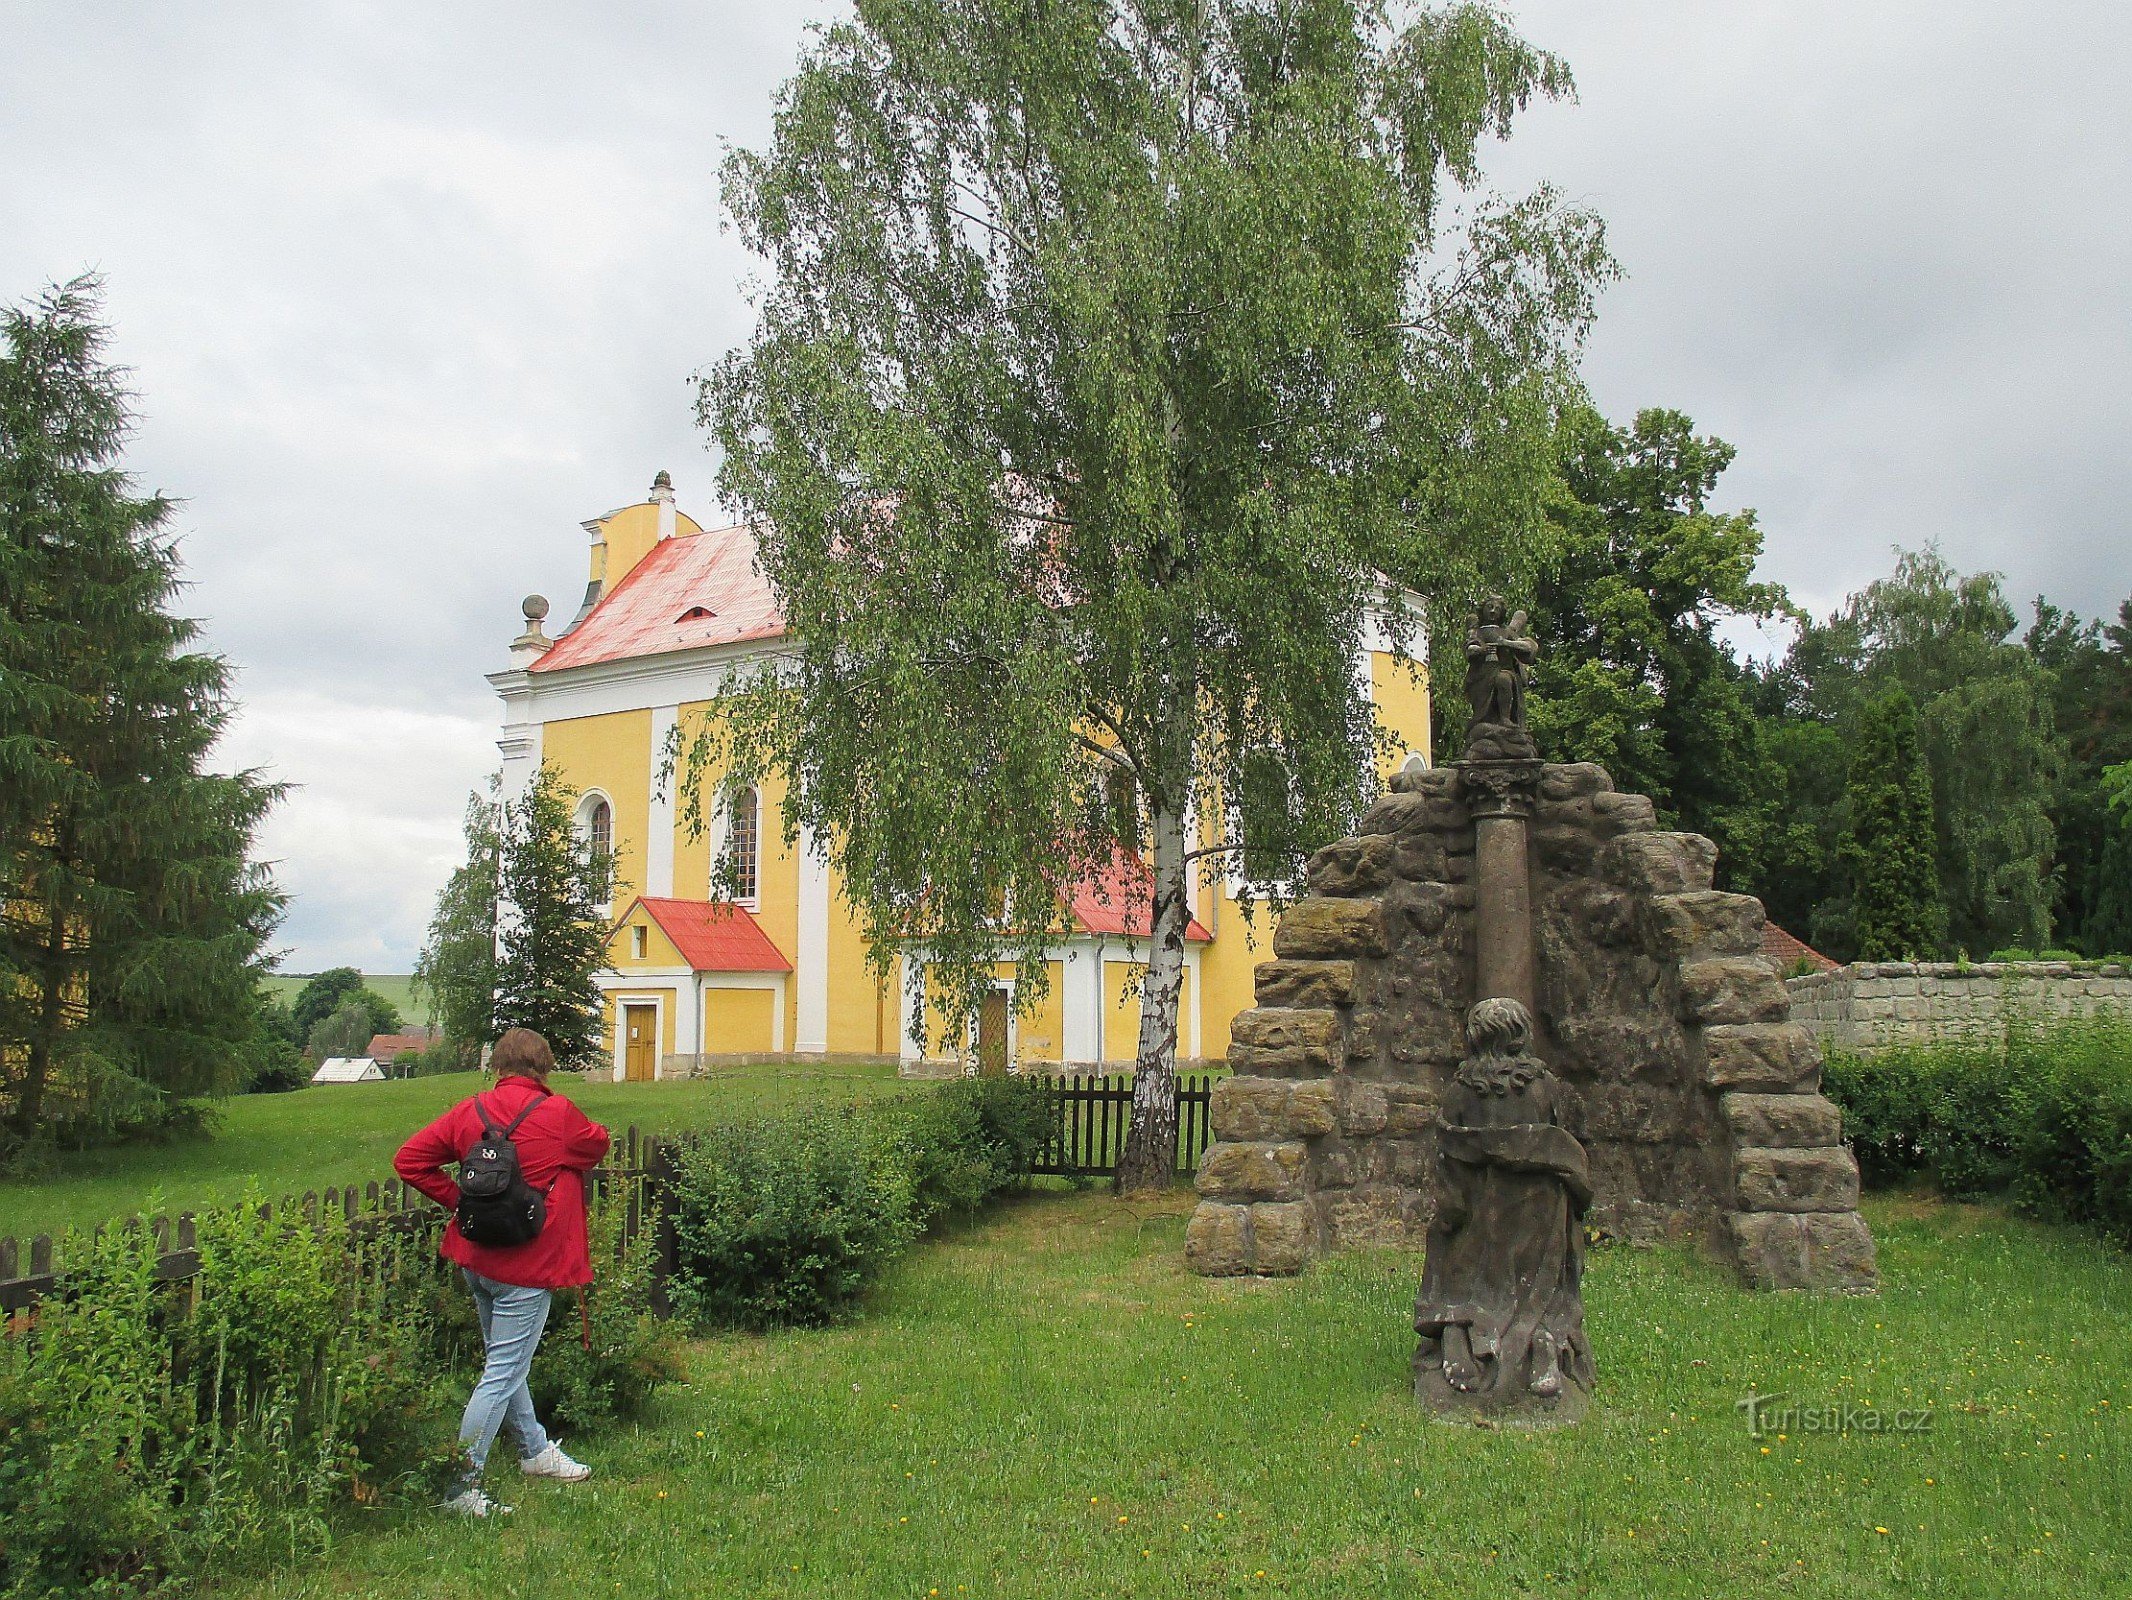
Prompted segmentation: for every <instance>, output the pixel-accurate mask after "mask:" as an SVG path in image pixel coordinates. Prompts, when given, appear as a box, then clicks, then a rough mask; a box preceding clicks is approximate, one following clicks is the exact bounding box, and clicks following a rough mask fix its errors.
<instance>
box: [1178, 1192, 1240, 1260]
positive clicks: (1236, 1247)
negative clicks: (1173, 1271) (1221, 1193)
mask: <svg viewBox="0 0 2132 1600" xmlns="http://www.w3.org/2000/svg"><path fill="white" fill-rule="evenodd" d="M1250 1218H1251V1208H1250V1207H1249V1206H1232V1205H1222V1204H1219V1203H1218V1202H1216V1201H1212V1200H1202V1201H1200V1203H1199V1204H1198V1206H1197V1207H1195V1208H1194V1209H1193V1212H1192V1220H1191V1221H1190V1222H1188V1223H1186V1224H1185V1229H1184V1259H1185V1264H1186V1265H1187V1266H1189V1267H1190V1268H1191V1269H1192V1270H1193V1271H1194V1272H1196V1273H1199V1274H1200V1275H1201V1276H1203V1277H1208V1278H1238V1277H1242V1276H1243V1275H1244V1274H1245V1273H1247V1272H1249V1271H1250V1270H1251V1234H1250Z"/></svg>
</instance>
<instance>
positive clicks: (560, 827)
mask: <svg viewBox="0 0 2132 1600" xmlns="http://www.w3.org/2000/svg"><path fill="white" fill-rule="evenodd" d="M608 876H609V870H608V865H607V863H606V862H605V861H604V860H602V859H600V858H598V857H596V856H595V855H594V853H593V850H592V848H591V845H590V844H589V843H588V842H587V841H585V840H583V839H580V838H579V837H578V834H577V829H576V828H575V827H574V826H573V824H572V822H571V808H570V795H569V791H568V790H567V789H566V788H565V787H564V784H563V780H562V775H561V774H560V773H558V772H556V771H555V769H554V768H552V767H542V768H541V770H540V773H539V775H538V776H536V777H535V778H534V780H533V782H532V783H531V784H529V785H528V786H527V788H526V792H525V793H524V794H522V795H520V796H519V797H518V798H517V799H516V800H511V801H507V802H505V804H504V807H503V824H502V827H501V829H500V847H499V850H498V853H497V871H496V879H497V887H498V890H499V891H500V892H499V895H498V899H499V906H498V910H497V921H498V924H499V926H500V927H501V929H502V936H501V938H500V939H499V940H498V944H499V946H500V953H499V955H498V958H497V962H496V1018H495V1025H496V1027H497V1029H498V1030H499V1031H500V1030H502V1029H505V1028H531V1029H532V1030H533V1031H534V1032H535V1033H538V1034H540V1035H542V1036H543V1037H544V1038H546V1039H547V1041H548V1045H549V1048H551V1049H552V1050H554V1052H555V1059H556V1062H557V1064H558V1065H560V1066H564V1067H589V1066H592V1065H594V1064H595V1063H597V1062H598V1060H599V1059H600V1046H601V1036H602V1029H601V1022H600V1011H601V1004H600V986H599V983H598V981H597V974H599V973H600V972H601V971H603V970H605V968H606V965H607V935H608V927H607V924H606V922H605V920H604V919H603V918H602V917H601V916H600V913H599V907H600V906H601V905H602V904H604V903H605V901H606V899H607V885H608Z"/></svg>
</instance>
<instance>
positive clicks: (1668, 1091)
mask: <svg viewBox="0 0 2132 1600" xmlns="http://www.w3.org/2000/svg"><path fill="white" fill-rule="evenodd" d="M1685 1109H1686V1108H1685V1107H1684V1105H1683V1104H1682V1100H1681V1096H1680V1094H1679V1093H1678V1091H1677V1090H1676V1089H1675V1088H1674V1087H1673V1086H1671V1085H1655V1084H1629V1083H1600V1084H1594V1085H1593V1086H1592V1088H1591V1091H1590V1092H1589V1093H1588V1094H1586V1095H1585V1096H1584V1097H1583V1101H1582V1112H1583V1114H1582V1116H1581V1117H1580V1118H1579V1119H1578V1120H1579V1123H1580V1126H1579V1127H1578V1128H1576V1129H1575V1130H1573V1131H1575V1132H1576V1133H1577V1135H1578V1137H1579V1138H1592V1139H1621V1140H1628V1141H1631V1142H1634V1143H1637V1144H1658V1143H1669V1142H1673V1141H1676V1140H1679V1139H1680V1138H1682V1137H1683V1136H1684V1135H1685V1134H1686V1132H1687V1129H1686V1128H1685V1127H1684V1126H1683V1120H1682V1119H1683V1116H1684V1114H1685Z"/></svg>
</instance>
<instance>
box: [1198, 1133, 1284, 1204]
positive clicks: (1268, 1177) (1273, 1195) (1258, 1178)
mask: <svg viewBox="0 0 2132 1600" xmlns="http://www.w3.org/2000/svg"><path fill="white" fill-rule="evenodd" d="M1307 1157H1308V1150H1307V1147H1306V1146H1305V1145H1304V1144H1303V1142H1302V1141H1301V1140H1300V1139H1288V1140H1282V1141H1279V1142H1277V1143H1258V1142H1250V1143H1237V1144H1215V1145H1209V1146H1208V1147H1207V1153H1206V1154H1205V1155H1204V1156H1202V1157H1200V1160H1199V1177H1198V1179H1197V1187H1198V1189H1199V1192H1200V1193H1201V1194H1203V1195H1207V1196H1209V1197H1210V1198H1214V1199H1239V1200H1241V1199H1251V1200H1293V1199H1296V1198H1297V1197H1298V1196H1300V1195H1301V1194H1302V1192H1303V1168H1304V1163H1305V1161H1306V1159H1307Z"/></svg>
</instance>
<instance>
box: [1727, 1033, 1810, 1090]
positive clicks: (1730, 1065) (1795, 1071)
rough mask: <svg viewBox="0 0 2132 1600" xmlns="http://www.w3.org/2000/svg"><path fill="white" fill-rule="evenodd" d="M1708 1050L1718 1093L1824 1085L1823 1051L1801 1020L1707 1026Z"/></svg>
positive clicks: (1805, 1087) (1808, 1087)
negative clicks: (1732, 1090) (1822, 1077)
mask: <svg viewBox="0 0 2132 1600" xmlns="http://www.w3.org/2000/svg"><path fill="white" fill-rule="evenodd" d="M1703 1050H1704V1053H1705V1057H1704V1066H1703V1081H1704V1082H1705V1083H1707V1084H1709V1085H1710V1087H1711V1088H1713V1089H1754V1090H1765V1091H1774V1092H1782V1091H1785V1090H1795V1089H1807V1090H1810V1089H1813V1088H1816V1087H1818V1086H1819V1084H1820V1081H1821V1047H1820V1046H1819V1045H1817V1044H1816V1043H1815V1042H1814V1036H1813V1034H1812V1033H1810V1032H1809V1031H1808V1030H1807V1029H1806V1028H1804V1027H1802V1026H1801V1025H1799V1024H1798V1023H1796V1022H1777V1023H1749V1024H1745V1025H1739V1026H1729V1027H1715V1028H1705V1029H1704V1030H1703Z"/></svg>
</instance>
